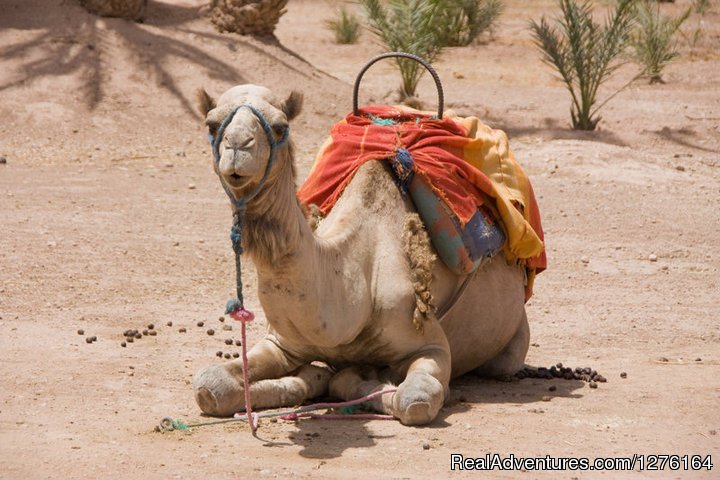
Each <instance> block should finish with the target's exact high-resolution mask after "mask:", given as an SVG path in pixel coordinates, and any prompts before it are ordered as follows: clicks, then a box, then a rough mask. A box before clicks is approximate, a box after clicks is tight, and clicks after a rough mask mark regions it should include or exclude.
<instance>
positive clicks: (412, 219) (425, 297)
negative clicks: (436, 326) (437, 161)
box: [403, 213, 437, 331]
mask: <svg viewBox="0 0 720 480" xmlns="http://www.w3.org/2000/svg"><path fill="white" fill-rule="evenodd" d="M403 241H404V242H405V254H406V255H407V258H408V262H409V263H410V276H411V279H412V284H413V289H414V290H415V311H414V312H413V323H414V324H415V328H416V329H418V330H419V331H422V329H423V323H424V322H425V321H431V320H436V318H435V312H436V310H437V309H436V308H435V305H434V304H433V298H432V293H430V282H432V266H433V262H435V260H437V257H436V255H435V254H434V253H433V252H432V247H431V244H430V236H429V235H428V233H427V230H425V225H424V224H423V221H422V220H421V219H420V215H418V214H417V213H410V214H408V215H407V216H406V217H405V228H404V229H403Z"/></svg>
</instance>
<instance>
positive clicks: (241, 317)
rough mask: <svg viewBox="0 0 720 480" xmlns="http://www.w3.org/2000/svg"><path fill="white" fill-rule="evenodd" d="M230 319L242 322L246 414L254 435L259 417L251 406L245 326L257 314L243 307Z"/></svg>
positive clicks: (232, 313)
mask: <svg viewBox="0 0 720 480" xmlns="http://www.w3.org/2000/svg"><path fill="white" fill-rule="evenodd" d="M229 315H230V317H232V318H233V319H235V320H237V321H239V322H240V325H241V336H242V362H243V366H242V371H243V389H244V390H245V413H247V419H248V423H249V424H250V429H251V430H252V433H253V435H255V431H256V430H257V428H258V418H257V415H255V414H253V412H252V406H251V404H250V376H249V374H248V358H247V335H246V334H245V324H246V323H248V322H252V321H253V320H254V319H255V314H254V313H252V312H251V311H250V310H245V308H244V307H241V308H239V309H237V310H233V311H232V312H230V313H229Z"/></svg>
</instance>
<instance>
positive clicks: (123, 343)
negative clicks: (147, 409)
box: [120, 342, 252, 405]
mask: <svg viewBox="0 0 720 480" xmlns="http://www.w3.org/2000/svg"><path fill="white" fill-rule="evenodd" d="M120 346H121V347H123V348H124V347H127V343H125V342H120ZM251 405H252V404H251Z"/></svg>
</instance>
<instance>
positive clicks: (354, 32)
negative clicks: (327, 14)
mask: <svg viewBox="0 0 720 480" xmlns="http://www.w3.org/2000/svg"><path fill="white" fill-rule="evenodd" d="M325 25H326V26H327V28H328V29H329V30H331V31H332V32H333V33H334V34H335V43H340V44H343V45H349V44H353V43H355V42H357V41H358V38H360V20H358V17H357V16H356V15H354V14H352V13H348V11H347V10H346V9H345V7H343V8H341V9H340V11H339V12H338V16H337V18H333V19H330V20H326V21H325Z"/></svg>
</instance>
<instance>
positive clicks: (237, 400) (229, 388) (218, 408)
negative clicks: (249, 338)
mask: <svg viewBox="0 0 720 480" xmlns="http://www.w3.org/2000/svg"><path fill="white" fill-rule="evenodd" d="M193 391H194V392H195V401H196V402H197V404H198V406H199V407H200V410H202V411H203V412H204V413H207V414H208V415H213V416H216V417H230V416H232V415H233V414H234V413H235V412H238V411H241V410H243V409H244V408H245V398H244V391H243V387H242V384H241V383H239V382H238V380H237V379H236V378H235V377H234V376H233V375H232V374H231V373H230V372H229V371H228V369H227V368H226V366H225V365H213V366H211V367H207V368H204V369H202V370H200V371H199V372H198V373H197V374H196V375H195V378H193Z"/></svg>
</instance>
